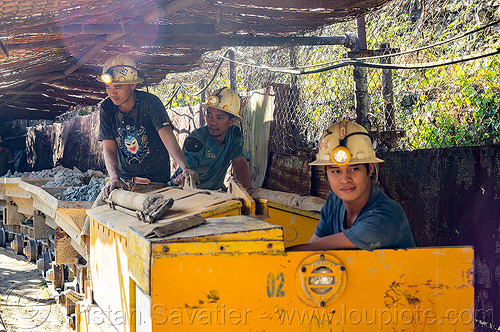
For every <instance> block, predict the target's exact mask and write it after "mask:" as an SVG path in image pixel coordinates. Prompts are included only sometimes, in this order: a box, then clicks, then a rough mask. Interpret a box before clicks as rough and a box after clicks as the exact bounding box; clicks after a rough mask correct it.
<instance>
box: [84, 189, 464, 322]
mask: <svg viewBox="0 0 500 332" xmlns="http://www.w3.org/2000/svg"><path fill="white" fill-rule="evenodd" d="M160 193H161V194H163V195H165V196H168V197H173V198H174V199H175V203H174V205H173V207H172V208H171V210H169V211H168V213H167V215H166V217H165V218H163V219H162V220H160V221H158V222H157V223H153V224H146V223H144V222H141V221H138V220H137V219H136V218H135V217H133V216H131V215H128V214H125V213H122V212H120V211H118V210H113V209H112V208H110V207H108V206H103V207H99V208H95V209H91V210H88V211H87V213H88V215H89V216H90V217H91V219H92V226H91V253H90V275H91V284H90V286H89V287H88V289H87V297H88V298H87V300H86V301H83V302H80V303H79V312H78V330H79V331H116V330H118V331H175V330H179V331H219V330H227V331H472V330H473V329H474V288H473V284H474V271H473V268H474V262H473V259H474V253H473V249H472V248H471V247H447V248H419V249H411V250H375V251H372V252H369V251H362V250H336V251H318V252H312V251H303V252H286V250H285V239H284V232H283V229H284V228H286V227H289V225H288V224H289V223H290V221H289V220H273V217H272V216H273V215H275V214H273V213H272V212H271V213H270V214H267V215H266V216H264V217H263V216H259V215H258V214H257V215H255V214H253V215H241V210H242V206H243V205H242V201H241V200H238V199H234V198H230V197H226V198H224V197H221V196H214V195H212V194H211V193H207V192H196V193H193V192H189V191H185V190H181V189H169V190H164V191H160ZM259 204H260V205H262V204H268V203H266V202H260V203H259ZM270 205H273V204H270ZM275 206H277V207H278V210H280V211H285V210H287V209H286V207H284V206H282V205H276V204H275ZM250 210H251V209H250ZM261 210H265V208H264V209H261ZM290 211H293V208H292V209H289V211H285V212H284V213H281V212H280V213H277V214H276V215H277V216H281V217H279V218H285V219H286V218H288V219H289V218H291V217H290V213H289V212H290ZM190 215H201V216H203V217H204V218H206V223H204V224H201V225H199V226H196V227H193V228H190V229H187V230H184V231H182V232H179V233H175V234H172V235H168V236H165V237H158V236H155V234H154V232H153V229H154V228H155V227H157V226H158V225H162V224H164V223H168V222H169V221H172V220H176V219H180V218H185V217H187V216H190ZM301 216H302V217H304V216H305V217H306V218H312V217H313V215H308V214H304V213H302V215H301ZM292 219H293V216H292ZM305 222H306V223H307V222H309V221H307V220H306V221H305ZM278 224H281V225H283V224H285V225H287V226H279V225H278ZM292 224H293V223H292ZM290 232H292V233H293V234H295V233H294V232H296V233H297V234H299V233H300V232H299V231H297V230H294V231H290ZM308 232H309V233H310V232H311V231H310V230H309V231H308ZM293 234H292V235H293ZM299 235H300V234H299ZM307 236H310V234H307ZM307 236H306V237H307ZM288 242H293V241H288ZM90 294H92V295H93V300H94V301H93V302H92V301H90V300H89V298H91V297H90ZM92 303H93V304H92Z"/></svg>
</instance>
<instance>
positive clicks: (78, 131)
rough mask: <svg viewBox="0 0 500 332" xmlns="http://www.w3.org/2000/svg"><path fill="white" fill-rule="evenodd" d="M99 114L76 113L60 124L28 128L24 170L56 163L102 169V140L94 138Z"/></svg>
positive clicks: (40, 168) (96, 132)
mask: <svg viewBox="0 0 500 332" xmlns="http://www.w3.org/2000/svg"><path fill="white" fill-rule="evenodd" d="M98 132H99V113H98V112H93V113H91V114H89V115H85V116H75V117H73V118H71V119H68V120H66V121H64V122H62V123H53V124H51V125H36V126H34V127H28V128H27V133H26V162H27V167H26V168H25V169H23V171H40V170H43V169H49V168H52V167H55V166H59V165H60V166H64V167H67V168H73V167H77V168H78V169H79V170H81V171H86V170H88V169H93V170H99V171H105V164H104V157H103V155H102V147H101V143H100V142H99V141H98V140H97V135H98Z"/></svg>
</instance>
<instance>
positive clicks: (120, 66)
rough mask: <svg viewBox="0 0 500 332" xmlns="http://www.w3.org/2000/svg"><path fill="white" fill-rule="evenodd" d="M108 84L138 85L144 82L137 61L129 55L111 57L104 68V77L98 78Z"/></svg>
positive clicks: (121, 54)
mask: <svg viewBox="0 0 500 332" xmlns="http://www.w3.org/2000/svg"><path fill="white" fill-rule="evenodd" d="M97 80H98V81H101V82H103V83H106V84H111V83H112V84H137V83H142V82H144V79H142V78H141V77H139V74H138V71H137V68H136V64H135V61H134V60H133V59H132V58H131V57H130V56H128V55H127V54H123V53H120V54H117V55H113V56H112V57H110V58H109V59H108V60H106V62H105V63H104V66H102V75H101V76H100V77H98V78H97Z"/></svg>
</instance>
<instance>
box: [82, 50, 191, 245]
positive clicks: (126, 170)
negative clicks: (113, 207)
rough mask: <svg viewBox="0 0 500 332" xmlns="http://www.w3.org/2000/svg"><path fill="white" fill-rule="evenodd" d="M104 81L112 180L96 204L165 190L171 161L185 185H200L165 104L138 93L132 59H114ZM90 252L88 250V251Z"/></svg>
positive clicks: (104, 134)
mask: <svg viewBox="0 0 500 332" xmlns="http://www.w3.org/2000/svg"><path fill="white" fill-rule="evenodd" d="M98 80H99V81H101V82H103V83H105V84H106V92H107V94H108V98H106V99H105V100H104V101H103V102H102V104H101V110H100V128H99V141H102V143H103V154H104V162H105V164H106V170H107V171H108V175H109V180H108V181H107V183H106V185H105V187H104V188H103V190H102V191H101V193H100V194H99V196H98V197H97V199H96V201H95V202H94V207H95V206H99V205H101V204H104V202H103V201H102V199H103V198H107V197H108V196H109V194H110V193H111V191H113V189H117V188H123V189H128V190H132V191H135V192H148V191H152V190H155V189H159V188H162V187H165V186H166V185H167V182H168V181H169V179H170V157H169V154H170V155H172V157H173V158H174V160H175V161H176V162H177V163H178V164H179V166H180V167H181V168H182V169H183V170H184V171H183V172H182V180H184V179H190V178H192V179H194V181H195V182H196V181H198V174H197V173H196V172H195V171H193V170H191V169H189V166H188V164H187V162H186V159H185V158H184V154H183V153H182V150H181V148H180V147H179V143H178V142H177V139H176V138H175V136H174V133H173V129H172V123H171V122H170V118H169V117H168V114H167V111H166V110H165V107H164V106H163V103H162V102H161V101H160V99H159V98H158V97H156V96H155V95H153V94H150V93H149V92H143V91H137V90H135V88H136V86H137V84H139V83H142V82H143V81H144V80H143V79H142V78H140V77H139V73H138V71H137V69H136V64H135V62H134V60H133V59H132V58H131V57H130V56H128V55H126V54H118V55H115V56H113V57H111V58H109V59H108V60H107V61H106V62H105V63H104V66H103V70H102V75H101V76H100V77H99V78H98ZM89 235H90V220H89V219H88V217H87V219H86V220H85V224H84V226H83V229H82V232H81V236H82V239H83V240H84V241H85V242H86V243H87V246H88V245H89V242H90V241H88V236H89ZM88 249H89V247H87V250H88Z"/></svg>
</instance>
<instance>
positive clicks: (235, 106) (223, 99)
mask: <svg viewBox="0 0 500 332" xmlns="http://www.w3.org/2000/svg"><path fill="white" fill-rule="evenodd" d="M240 103H241V102H240V97H238V94H237V93H236V92H234V91H233V90H231V89H230V88H227V87H224V88H221V89H219V90H217V91H215V92H213V93H212V94H211V95H210V96H209V97H208V100H207V103H206V104H203V105H202V106H205V107H213V108H216V109H218V110H221V111H224V112H226V113H229V114H232V115H234V116H235V117H237V118H238V119H240V120H241V116H240Z"/></svg>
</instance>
